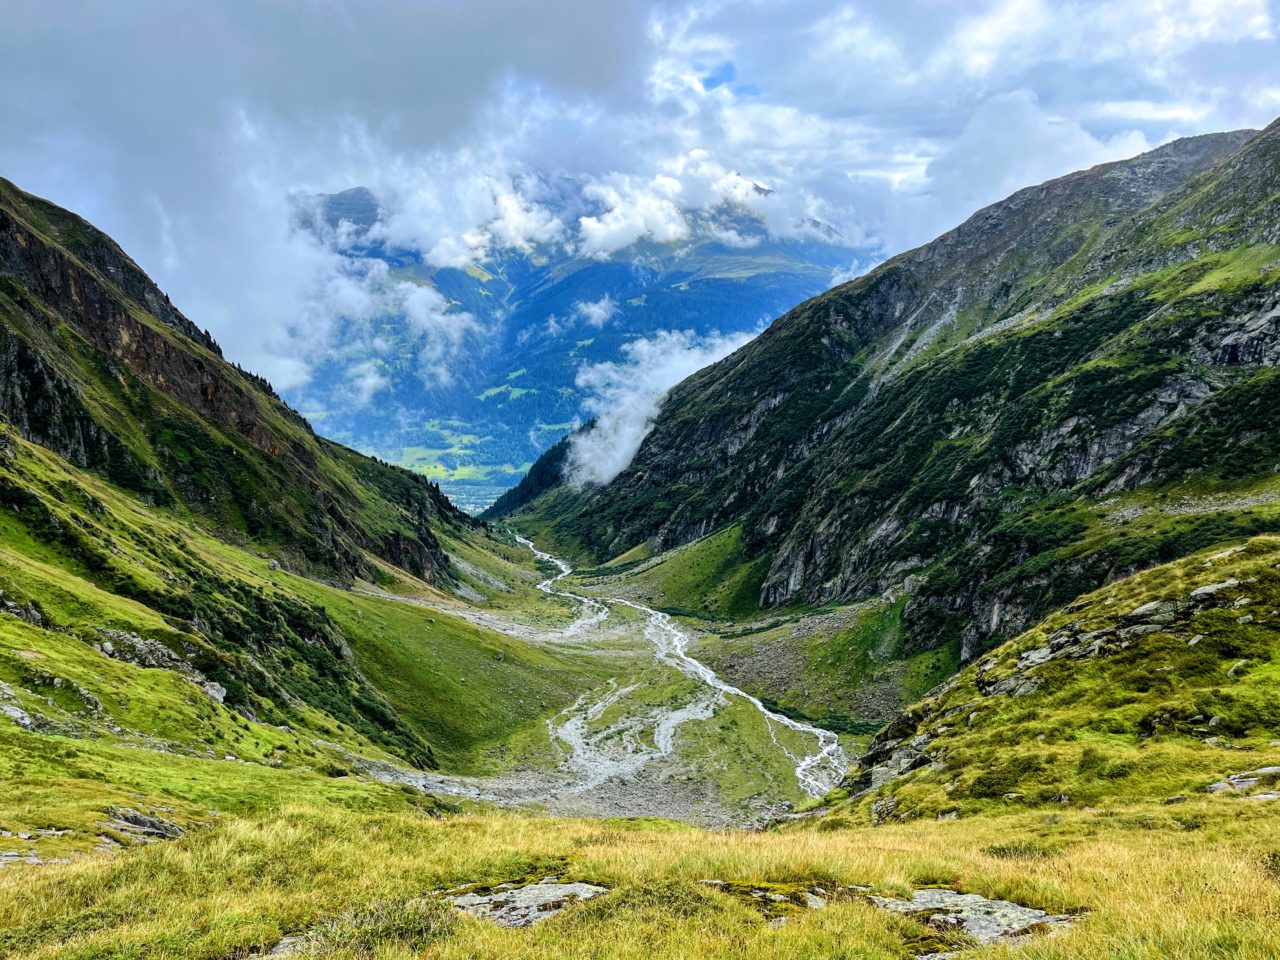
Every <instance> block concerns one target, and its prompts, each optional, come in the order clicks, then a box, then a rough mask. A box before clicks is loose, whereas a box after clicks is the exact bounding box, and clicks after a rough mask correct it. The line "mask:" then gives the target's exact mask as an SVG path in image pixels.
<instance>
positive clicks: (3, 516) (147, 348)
mask: <svg viewBox="0 0 1280 960" xmlns="http://www.w3.org/2000/svg"><path fill="white" fill-rule="evenodd" d="M523 558H524V551H523V550H519V549H518V548H514V547H513V546H507V545H504V544H502V543H499V542H498V541H496V540H493V539H492V538H490V537H489V536H488V535H487V534H486V533H485V531H484V530H483V529H482V528H481V527H480V526H478V525H477V524H476V523H475V522H474V521H472V520H471V519H470V518H469V517H467V516H466V515H464V514H462V513H461V512H459V511H458V510H456V509H455V508H454V507H453V506H452V504H450V502H449V501H448V499H447V498H445V497H444V496H443V495H442V494H441V493H440V491H439V489H438V488H437V487H436V486H435V485H434V484H432V483H430V482H429V481H428V480H426V479H425V478H423V477H421V476H417V475H414V474H412V473H410V472H408V471H406V470H403V469H401V468H398V467H392V466H388V465H387V464H384V463H380V462H378V461H375V460H372V459H370V458H368V457H365V456H362V455H360V454H358V453H355V452H354V451H352V450H348V449H346V448H343V447H340V446H338V445H336V444H334V443H332V442H329V441H327V440H324V439H322V438H320V437H318V436H317V435H316V434H315V433H314V432H313V431H312V430H311V428H310V426H309V425H308V424H307V423H306V421H305V420H304V419H303V418H302V417H300V416H299V415H298V414H297V413H296V412H294V411H293V410H292V409H290V408H289V407H288V406H287V405H286V404H285V403H283V402H282V401H281V400H280V398H279V397H278V396H277V395H276V394H275V393H274V391H273V390H272V389H271V387H270V386H269V385H268V384H267V383H266V382H265V381H263V380H261V379H260V378H258V377H255V376H253V375H251V374H248V373H246V372H244V371H242V370H239V369H237V368H236V367H234V366H233V365H231V364H229V363H227V362H226V361H225V360H224V359H223V358H222V356H221V353H220V351H219V350H218V347H217V344H216V343H214V342H213V340H212V339H211V338H210V337H209V335H208V334H207V333H204V332H202V331H200V330H198V329H197V328H196V327H195V326H194V325H193V324H191V323H190V321H188V320H187V319H186V318H185V317H183V316H182V314H181V313H180V312H179V311H178V310H177V309H175V308H174V307H173V305H172V304H170V302H169V300H168V298H167V297H166V296H165V295H164V294H163V293H162V292H161V291H160V290H158V289H157V288H156V287H155V286H154V284H152V283H151V281H150V280H149V279H148V278H147V277H146V276H145V275H144V274H143V273H142V271H141V270H139V268H138V267H137V266H136V265H135V264H134V263H133V261H132V260H130V259H129V257H128V256H127V255H126V254H125V253H124V252H123V251H121V250H120V248H119V247H118V246H116V244H115V243H113V242H112V241H111V240H110V239H109V238H108V237H106V236H105V235H103V234H102V233H100V232H99V231H97V230H95V229H94V228H93V227H92V226H90V225H89V224H87V223H85V222H84V221H83V220H81V219H80V218H79V217H77V216H75V215H74V214H71V213H69V212H67V211H65V210H61V209H59V208H57V207H55V206H53V205H51V204H48V203H46V202H44V201H41V200H39V199H37V198H35V197H31V196H29V195H27V194H24V193H22V192H21V191H20V190H18V189H17V188H15V187H13V186H12V185H11V184H8V183H7V182H4V181H0V712H3V714H4V715H5V720H4V727H5V729H4V731H3V733H0V741H2V743H0V767H2V768H4V769H5V770H6V771H7V774H6V778H8V776H13V777H14V778H17V779H21V778H22V776H23V771H24V770H25V771H28V773H29V775H30V776H31V777H33V778H34V779H35V780H40V779H41V777H44V778H45V779H48V778H49V777H54V778H59V777H61V778H64V779H66V781H67V782H68V783H74V782H77V781H78V780H79V778H80V776H81V775H82V774H83V773H84V772H85V769H86V768H81V767H78V766H77V765H76V763H74V762H71V761H67V762H65V763H64V762H60V761H56V760H54V759H53V758H55V757H59V756H64V755H63V754H59V753H58V752H57V750H52V751H51V750H50V748H49V747H48V744H49V743H51V742H61V741H63V740H66V739H68V738H69V739H70V740H72V741H75V742H77V743H79V744H80V746H79V747H78V748H77V751H79V752H80V753H83V754H85V755H92V756H93V757H95V758H96V759H95V760H94V762H95V763H98V764H100V768H101V769H104V770H105V769H114V770H115V771H116V772H115V773H114V774H112V775H111V776H109V777H107V780H108V781H110V782H111V783H112V784H113V789H125V785H126V784H131V785H132V787H131V789H134V790H140V791H142V792H143V793H146V792H148V791H150V790H153V789H155V788H156V786H157V782H156V779H157V778H159V779H160V780H162V781H163V779H164V777H166V776H172V777H176V778H177V779H178V780H180V781H181V780H183V777H185V776H186V775H182V776H179V775H178V774H177V773H175V772H174V770H173V769H172V767H173V766H174V765H177V766H178V767H181V766H182V765H183V764H186V765H187V769H188V770H197V771H199V772H198V773H193V774H191V775H190V776H189V777H187V780H189V789H190V790H195V791H197V792H198V791H201V790H205V791H207V790H208V789H209V783H210V782H211V781H213V782H216V781H218V780H219V779H220V778H222V779H227V781H228V783H229V782H230V781H232V780H235V779H236V778H234V777H227V776H226V775H225V771H224V772H218V771H216V770H212V771H210V770H205V769H203V768H200V766H199V765H200V764H201V763H213V762H214V761H217V760H219V759H220V758H223V757H230V758H232V760H234V761H235V762H237V763H239V762H242V761H243V762H247V763H253V764H257V765H260V766H262V767H263V768H266V767H272V768H280V767H295V766H296V767H297V768H299V769H300V770H302V771H309V772H310V774H311V775H312V776H314V775H316V774H315V771H316V770H323V769H330V770H338V769H342V770H344V771H345V766H344V765H345V764H346V763H347V762H348V761H346V760H345V759H344V758H345V757H346V755H347V754H348V753H349V752H351V751H356V752H363V753H364V754H366V755H371V756H375V757H382V758H384V759H394V760H395V761H396V762H399V763H401V764H405V765H413V766H418V767H434V766H436V765H437V764H439V763H442V762H443V763H446V764H449V765H451V766H454V767H455V768H466V767H467V766H468V765H473V764H477V763H482V762H483V759H484V751H485V750H486V749H490V750H497V749H499V748H500V747H501V744H502V743H504V742H505V740H506V739H507V738H508V737H509V736H510V735H512V733H513V732H514V731H515V730H517V729H523V728H525V727H527V726H529V725H533V726H534V727H538V726H540V724H541V717H542V715H543V713H545V712H546V711H547V710H553V709H555V708H556V706H557V705H560V706H563V705H566V703H567V702H571V701H572V698H573V697H572V696H570V693H571V691H572V692H573V695H574V696H576V691H577V686H576V683H577V681H575V680H574V679H572V678H573V677H575V676H576V675H577V672H578V667H576V666H574V665H572V664H570V663H569V662H568V660H567V658H565V657H562V656H557V655H555V654H554V653H552V654H548V653H546V652H544V651H541V650H537V649H534V648H533V647H532V646H530V645H528V644H523V643H521V642H519V641H516V640H513V639H512V638H511V637H508V636H504V635H502V634H499V633H496V632H495V631H493V630H490V629H486V628H482V627H477V626H474V625H473V624H471V623H470V622H468V621H467V620H465V619H463V618H462V617H460V616H458V615H457V612H456V611H457V610H458V609H462V604H461V603H460V600H459V598H460V597H463V596H465V597H467V598H469V599H470V600H471V601H474V602H478V603H480V602H488V599H487V598H489V597H491V596H497V597H500V598H508V599H510V600H512V601H516V600H519V601H521V602H524V601H525V599H526V598H525V595H526V594H533V590H532V587H531V585H530V584H529V583H528V581H529V580H530V579H531V578H533V577H534V576H535V573H534V571H532V570H531V569H527V568H526V567H525V566H523V565H522V564H523ZM355 585H358V586H359V587H360V589H361V590H362V591H363V592H361V593H357V592H351V591H350V590H349V589H348V588H350V587H352V586H355ZM396 592H399V593H409V594H410V595H411V596H412V597H413V598H419V599H420V598H421V597H427V598H429V599H430V600H431V601H432V602H433V603H434V604H436V605H437V606H440V605H443V607H444V608H446V610H447V609H449V608H453V609H454V612H453V613H449V612H441V611H436V610H434V609H427V608H425V607H418V606H412V605H407V604H405V603H403V602H397V601H396V600H395V598H394V597H390V596H389V595H390V594H392V593H396ZM372 593H377V594H380V595H388V596H386V597H374V596H370V594H372ZM527 605H528V606H536V601H533V600H529V601H528V602H527ZM467 674H470V675H471V676H470V682H469V683H467V681H466V680H461V681H460V680H459V677H460V676H461V677H463V678H465V677H467ZM494 702H503V703H504V704H505V705H504V708H503V709H502V710H501V711H492V710H486V709H485V708H484V705H485V704H492V703H494ZM319 741H322V742H323V744H324V745H323V746H322V747H319V748H318V747H317V742H319ZM120 750H124V751H125V753H124V754H121V753H120V752H119V751H120ZM129 751H136V752H137V753H138V754H141V755H143V756H148V755H149V756H151V759H150V760H142V761H138V760H133V761H128V760H127V758H128V757H130V756H134V754H131V753H129ZM66 756H69V755H66ZM36 757H38V758H39V761H38V762H37V761H35V760H33V758H36ZM175 757H176V758H181V759H172V758H175ZM122 758H124V759H122ZM36 770H39V771H41V772H40V773H38V774H37V773H36V772H35V771H36ZM140 770H141V771H143V773H142V774H141V775H140V774H139V771H140ZM113 778H114V779H113ZM248 779H249V780H252V778H248ZM304 779H305V778H304ZM168 786H169V787H172V783H170V784H169V785H168ZM242 786H243V787H244V789H245V791H246V792H250V793H251V792H252V790H253V789H254V788H253V787H252V786H251V784H249V783H247V782H246V783H244V784H242ZM69 789H70V788H69ZM228 789H229V790H230V793H231V794H234V795H238V796H242V794H237V793H236V791H237V790H238V789H239V788H236V789H232V788H230V787H229V788H228ZM72 792H74V789H72ZM180 793H181V791H180Z"/></svg>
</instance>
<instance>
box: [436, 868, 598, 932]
mask: <svg viewBox="0 0 1280 960" xmlns="http://www.w3.org/2000/svg"><path fill="white" fill-rule="evenodd" d="M608 892H609V891H608V889H607V888H605V887H597V886H595V885H594V884H590V883H562V882H560V881H559V880H558V879H557V878H556V877H546V878H544V879H542V880H539V881H537V882H535V883H529V884H525V885H524V886H519V885H517V884H514V883H504V884H500V885H498V886H496V887H493V888H491V889H489V890H487V891H485V892H480V891H477V892H472V893H456V894H452V895H450V896H446V897H444V898H443V899H444V900H445V902H447V903H452V904H453V905H454V906H455V907H457V908H458V909H460V910H465V911H466V912H467V913H471V914H474V915H475V916H477V917H485V918H486V919H489V920H492V921H493V922H494V923H496V924H498V925H499V926H503V927H527V926H529V925H530V924H534V923H537V922H538V921H539V920H545V919H547V918H548V917H552V916H555V915H556V914H557V913H559V912H560V911H561V910H563V909H564V908H565V907H567V906H569V904H571V903H576V902H577V901H579V900H590V899H591V898H593V897H598V896H600V894H602V893H608Z"/></svg>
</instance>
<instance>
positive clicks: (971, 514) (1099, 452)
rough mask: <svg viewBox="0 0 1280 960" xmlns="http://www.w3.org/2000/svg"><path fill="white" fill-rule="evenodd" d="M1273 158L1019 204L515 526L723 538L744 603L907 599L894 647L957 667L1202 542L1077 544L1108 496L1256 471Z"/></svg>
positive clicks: (589, 535) (804, 325)
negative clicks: (595, 484) (736, 549)
mask: <svg viewBox="0 0 1280 960" xmlns="http://www.w3.org/2000/svg"><path fill="white" fill-rule="evenodd" d="M1278 151H1280V126H1277V125H1273V126H1272V127H1271V128H1269V129H1268V130H1266V131H1263V132H1262V133H1261V134H1258V135H1256V136H1254V135H1251V134H1249V133H1239V132H1238V133H1231V134H1222V135H1217V136H1209V137H1198V138H1193V139H1191V140H1186V141H1179V142H1176V143H1173V144H1170V145H1168V146H1166V147H1162V148H1160V149H1159V150H1156V151H1153V152H1152V153H1149V154H1146V155H1144V156H1142V157H1138V158H1135V159H1134V160H1131V161H1124V162H1121V163H1116V164H1108V165H1105V166H1102V167H1098V168H1094V169H1092V170H1088V171H1084V172H1081V173H1078V174H1073V175H1071V176H1069V177H1065V178H1063V179H1061V180H1057V181H1053V182H1051V183H1048V184H1044V185H1042V186H1039V187H1034V188H1029V189H1027V190H1023V191H1020V192H1019V193H1017V194H1014V195H1013V196H1012V197H1010V198H1009V199H1008V200H1006V201H1003V202H1002V203H999V204H995V205H993V206H992V207H989V208H987V209H985V210H983V211H980V212H979V213H978V214H976V215H975V216H973V217H972V218H970V219H969V220H968V221H966V222H965V223H964V224H962V225H961V226H960V227H958V228H957V229H956V230H954V231H952V232H950V233H948V234H946V235H944V236H943V237H940V238H939V239H938V240H936V241H934V242H933V243H930V244H928V245H926V246H924V247H921V248H920V249H918V250H914V251H911V252H909V253H906V254H903V255H902V256H899V257H896V258H894V259H893V260H891V261H889V262H888V263H886V264H885V265H883V266H882V267H880V268H878V269H877V270H875V271H873V272H872V273H870V274H868V275H867V276H865V277H863V278H861V279H859V280H856V281H854V282H852V283H850V284H846V285H845V286H843V287H839V288H836V289H835V290H832V291H830V292H828V293H826V294H824V295H822V296H821V297H818V298H815V299H814V300H812V301H809V302H808V303H805V304H802V305H801V306H800V307H798V308H796V309H795V310H794V311H792V312H791V313H789V314H787V315H786V316H785V317H782V318H780V319H779V320H778V321H777V322H775V323H774V325H773V326H772V327H771V328H770V329H769V330H768V331H766V332H765V333H764V334H763V335H761V336H760V337H759V338H758V339H757V340H756V341H755V342H753V343H752V344H750V345H748V346H747V347H745V348H743V349H742V350H740V351H738V352H737V353H735V354H734V355H732V356H730V357H728V358H727V359H725V360H724V361H722V362H720V363H719V364H717V365H715V366H713V367H710V368H708V369H707V370H704V371H702V372H700V373H699V374H696V375H695V376H693V377H691V378H690V379H689V380H687V381H685V382H684V383H683V384H681V385H680V386H679V387H677V388H676V389H675V390H673V391H672V393H671V396H670V397H669V399H668V401H667V403H666V405H665V406H664V408H663V411H662V414H661V416H660V418H659V421H658V423H657V424H656V426H655V428H654V430H653V432H652V433H651V434H650V436H649V437H648V438H647V439H646V441H645V443H644V445H643V446H642V448H641V450H640V452H639V453H638V455H637V457H636V459H635V461H634V462H633V464H632V465H631V467H630V468H629V469H628V470H627V471H625V472H624V473H623V474H621V475H620V476H619V477H618V478H617V479H616V480H615V481H614V482H613V483H611V484H610V485H608V486H607V487H605V488H603V489H595V490H588V491H586V492H585V493H584V494H582V495H580V496H569V495H568V494H567V493H565V492H564V491H561V492H559V493H557V494H554V495H552V496H550V497H547V498H544V500H543V501H542V506H541V507H539V506H538V505H537V504H535V506H534V507H533V508H527V509H529V510H530V515H536V516H537V517H538V519H539V520H540V522H546V523H549V524H550V525H551V526H552V527H553V528H554V529H555V530H556V531H557V533H558V534H559V535H560V536H562V537H565V538H567V539H568V538H574V539H576V540H577V541H578V542H579V543H581V544H582V545H583V547H584V548H585V549H586V550H588V551H590V552H592V553H594V554H595V555H597V556H599V557H603V556H606V555H611V554H615V553H617V552H620V551H621V550H625V549H628V548H629V547H631V546H634V545H635V544H636V543H638V542H641V541H647V542H648V543H649V544H650V545H651V546H652V547H654V548H655V549H658V550H662V549H666V548H669V547H671V546H674V545H677V544H680V543H683V542H686V541H688V540H690V539H693V538H695V537H698V536H701V535H703V534H705V533H707V532H708V531H709V530H713V529H716V528H718V527H720V526H723V525H725V524H729V523H741V524H742V525H743V528H744V542H745V544H746V549H747V552H748V555H756V554H759V553H761V552H763V553H766V554H768V555H769V556H770V557H771V563H770V568H769V572H768V574H767V576H766V577H765V580H764V582H763V584H762V587H761V593H760V602H761V604H762V605H763V606H766V607H768V606H776V605H779V604H785V603H788V602H791V601H794V600H801V599H802V600H805V601H807V602H812V603H824V602H829V601H844V600H853V599H861V598H865V597H868V596H875V595H877V594H878V593H881V592H883V591H886V590H898V591H900V590H901V589H903V587H904V584H907V583H908V581H909V584H910V589H911V590H912V591H913V594H914V595H913V597H912V599H911V601H910V603H909V604H908V607H907V611H906V615H905V616H906V623H907V626H908V630H909V632H910V634H911V636H912V638H913V641H912V642H913V643H915V644H917V645H920V646H929V645H933V644H937V643H941V642H945V641H947V640H949V639H952V638H958V639H959V640H960V642H961V643H962V644H963V650H964V654H965V656H966V657H967V656H972V655H973V654H974V653H976V652H977V651H979V650H980V649H983V648H985V647H986V646H988V645H990V644H991V643H994V642H996V641H998V640H1000V639H1003V638H1005V637H1008V636H1011V635H1013V634H1015V633H1017V632H1019V631H1020V630H1022V629H1025V628H1026V627H1028V626H1030V625H1031V623H1034V622H1035V619H1037V618H1038V616H1039V615H1042V614H1043V613H1044V612H1045V611H1046V610H1048V609H1052V608H1053V607H1055V606H1058V605H1060V604H1061V603H1065V602H1067V601H1069V600H1070V599H1071V598H1072V597H1073V596H1075V595H1077V594H1078V593H1080V592H1082V591H1083V590H1086V589H1091V588H1092V587H1094V586H1096V585H1098V584H1099V583H1102V582H1105V581H1106V580H1107V579H1110V578H1113V577H1115V576H1118V575H1122V574H1124V573H1127V572H1131V571H1132V570H1135V569H1139V568H1141V567H1142V566H1144V565H1149V564H1150V563H1152V562H1156V561H1158V560H1165V559H1169V558H1170V557H1171V556H1173V555H1177V554H1176V553H1170V551H1177V550H1185V549H1187V548H1189V547H1193V546H1194V545H1197V544H1202V543H1203V542H1212V540H1211V538H1212V536H1214V535H1215V534H1214V531H1212V530H1209V529H1208V528H1207V527H1205V528H1203V529H1199V530H1198V532H1193V533H1188V532H1187V531H1186V530H1185V529H1183V528H1182V527H1178V528H1177V530H1178V532H1177V533H1176V534H1175V533H1173V532H1171V531H1172V529H1173V527H1171V528H1170V529H1169V530H1161V531H1157V530H1154V529H1153V530H1152V531H1150V533H1149V534H1144V540H1143V543H1142V544H1141V548H1140V549H1139V548H1136V547H1134V546H1133V545H1132V544H1128V545H1120V544H1117V543H1114V542H1110V541H1108V542H1107V543H1106V544H1102V542H1101V540H1098V541H1097V543H1095V545H1094V546H1093V547H1090V548H1080V545H1081V544H1082V542H1084V541H1086V540H1088V539H1089V537H1088V535H1089V532H1090V531H1091V530H1093V529H1095V528H1096V527H1097V526H1098V525H1099V524H1101V523H1103V522H1105V515H1106V510H1105V509H1104V508H1103V507H1101V506H1100V505H1101V504H1104V503H1105V502H1106V501H1107V498H1108V497H1115V496H1118V495H1124V494H1127V493H1132V492H1134V491H1139V490H1145V489H1148V488H1151V487H1163V486H1167V485H1168V484H1170V483H1173V482H1175V480H1176V482H1180V483H1186V482H1189V481H1191V482H1194V481H1195V479H1196V478H1202V479H1205V480H1206V482H1207V481H1208V480H1210V479H1214V478H1216V479H1218V480H1221V479H1223V477H1224V472H1223V469H1222V468H1223V462H1224V461H1223V458H1224V457H1225V458H1227V459H1228V461H1230V462H1233V467H1232V470H1233V471H1234V475H1235V476H1236V477H1244V476H1263V475H1266V472H1267V471H1269V470H1270V469H1271V464H1268V463H1267V462H1266V460H1265V457H1266V453H1265V451H1268V450H1270V449H1272V448H1273V446H1274V440H1275V436H1274V435H1275V433H1276V429H1277V428H1276V426H1275V423H1274V418H1267V417H1264V416H1258V414H1259V413H1260V411H1261V409H1262V404H1264V403H1265V402H1267V401H1266V399H1265V398H1268V397H1271V396H1272V395H1273V392H1274V383H1273V381H1274V379H1275V378H1274V376H1273V373H1274V370H1273V368H1274V365H1275V361H1276V356H1277V350H1278V349H1280V348H1278V346H1277V344H1278V340H1277V326H1276V304H1277V289H1278V285H1277V281H1278V280H1280V251H1278V250H1277V249H1276V247H1275V244H1276V239H1277V230H1280V212H1278V211H1277V207H1276V200H1275V197H1276V196H1277V188H1276V178H1277V176H1278V175H1280V156H1278ZM1231 410H1240V411H1243V410H1250V411H1254V416H1256V417H1257V419H1256V420H1255V421H1249V422H1247V423H1239V418H1236V421H1235V422H1236V423H1237V424H1238V425H1239V426H1240V428H1241V432H1240V433H1239V434H1236V435H1231V434H1229V433H1227V432H1225V428H1224V422H1225V420H1226V419H1229V414H1228V412H1229V411H1231ZM1209 436H1212V437H1213V438H1214V440H1215V442H1216V448H1215V447H1214V446H1212V445H1210V444H1207V443H1206V442H1205V439H1206V438H1207V437H1209ZM1175 526H1176V525H1175ZM1206 538H1210V539H1208V540H1206ZM1175 541H1176V543H1175Z"/></svg>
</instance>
